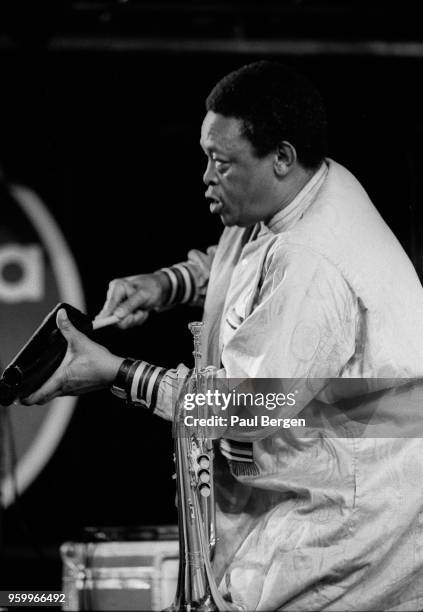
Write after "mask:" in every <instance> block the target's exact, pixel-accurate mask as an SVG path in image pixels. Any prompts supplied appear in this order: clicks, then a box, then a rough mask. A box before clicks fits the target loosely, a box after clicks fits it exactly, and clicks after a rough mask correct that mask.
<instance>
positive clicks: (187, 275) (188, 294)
mask: <svg viewBox="0 0 423 612" xmlns="http://www.w3.org/2000/svg"><path fill="white" fill-rule="evenodd" d="M160 272H164V274H166V275H167V277H168V279H169V282H170V286H171V291H170V295H169V298H168V300H167V302H166V304H165V306H172V305H175V304H188V303H189V302H191V301H193V299H194V298H195V296H196V285H195V281H194V278H193V276H192V273H191V271H190V270H189V267H188V266H186V265H185V264H182V263H181V264H176V265H174V266H172V267H171V268H162V269H161V270H160Z"/></svg>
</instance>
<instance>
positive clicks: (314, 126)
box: [206, 60, 327, 168]
mask: <svg viewBox="0 0 423 612" xmlns="http://www.w3.org/2000/svg"><path fill="white" fill-rule="evenodd" d="M206 109H207V111H213V112H215V113H218V114H220V115H224V116H225V117H234V118H236V119H240V120H241V121H242V123H243V132H242V133H243V136H245V137H246V138H247V139H248V140H249V141H250V142H251V144H252V145H253V148H254V150H255V153H256V155H257V156H258V157H264V156H265V155H267V154H269V153H271V152H272V151H273V150H275V148H276V147H277V146H278V144H279V143H280V142H282V141H284V140H285V141H288V142H289V143H291V144H292V146H293V147H295V150H296V151H297V157H298V161H299V162H300V163H301V164H302V165H303V166H304V167H306V168H316V167H317V166H318V165H319V164H320V162H321V161H322V159H323V158H324V157H325V155H326V148H327V131H326V111H325V107H324V103H323V100H322V97H321V95H320V93H319V92H318V91H317V89H316V88H315V87H314V85H312V84H311V82H310V81H309V80H308V79H306V77H304V76H303V75H301V74H299V73H298V72H296V71H295V70H294V69H292V68H291V67H288V66H284V65H283V64H279V63H278V62H273V61H267V60H264V61H260V62H255V63H253V64H247V65H246V66H243V67H242V68H239V69H238V70H235V71H234V72H231V73H229V74H228V75H226V76H225V77H223V79H221V80H220V81H219V82H218V83H217V84H216V85H215V86H214V88H213V89H212V91H211V92H210V94H209V96H208V97H207V100H206Z"/></svg>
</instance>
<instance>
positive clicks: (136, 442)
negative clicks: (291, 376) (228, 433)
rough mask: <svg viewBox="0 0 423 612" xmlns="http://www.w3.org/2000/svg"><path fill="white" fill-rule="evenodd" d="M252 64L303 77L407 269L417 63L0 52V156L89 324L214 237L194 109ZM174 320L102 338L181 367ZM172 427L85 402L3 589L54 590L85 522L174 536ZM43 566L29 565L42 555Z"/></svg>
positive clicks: (415, 241)
mask: <svg viewBox="0 0 423 612" xmlns="http://www.w3.org/2000/svg"><path fill="white" fill-rule="evenodd" d="M259 57H268V58H277V59H280V60H281V61H285V63H290V64H292V65H294V66H296V67H297V68H299V69H300V70H302V71H303V72H304V73H306V74H307V75H308V76H309V77H310V78H311V79H312V80H313V81H314V82H315V84H316V85H317V86H318V87H319V88H320V90H321V91H322V93H323V96H324V98H325V100H326V103H327V106H328V114H329V123H330V157H332V158H334V159H336V160H337V161H338V162H340V163H342V164H344V165H345V166H347V167H348V168H349V169H350V170H351V171H352V172H354V173H355V174H356V176H357V177H358V178H359V180H360V181H361V182H362V184H363V185H364V187H365V188H366V189H367V191H368V192H369V194H370V196H371V198H372V199H373V201H374V203H375V204H376V206H377V207H378V209H379V210H380V211H381V213H382V214H383V216H384V217H385V219H386V220H387V221H388V223H389V224H390V226H391V227H392V229H393V230H394V232H395V233H396V235H397V236H398V237H399V239H400V240H401V242H402V243H403V245H404V247H405V248H406V250H407V251H408V253H409V254H410V256H411V257H412V259H413V262H414V263H415V265H416V267H417V269H418V271H419V272H420V271H421V268H422V264H423V259H422V249H423V244H422V241H421V230H420V227H421V221H420V218H421V213H420V208H421V195H422V184H421V180H422V179H421V177H422V172H421V170H422V164H421V158H422V154H421V146H422V130H423V125H422V119H421V109H422V108H423V104H422V102H423V100H422V94H421V92H420V89H421V87H420V82H421V74H422V69H423V62H422V60H421V59H419V58H418V57H414V58H413V57H397V58H394V57H383V56H379V57H375V56H372V55H366V54H352V55H340V54H336V53H335V54H333V53H330V54H329V53H325V52H322V51H320V52H318V53H316V54H315V55H307V56H305V55H303V56H301V55H295V54H290V55H289V56H283V55H276V54H272V53H266V54H264V55H260V56H258V55H257V54H253V53H251V54H248V53H243V54H239V53H235V52H232V53H230V52H228V53H212V52H201V50H197V51H196V52H195V53H194V52H193V53H189V52H186V51H185V52H179V53H178V52H172V53H166V52H160V51H159V50H155V51H141V50H132V51H131V50H128V49H127V50H124V51H122V50H120V51H113V50H92V49H91V50H86V51H83V50H81V49H79V50H58V49H57V48H56V49H49V48H47V47H43V46H42V45H39V44H37V45H34V46H29V47H25V46H24V47H22V46H19V45H18V46H4V47H2V48H0V79H1V88H0V117H1V122H0V133H1V138H0V159H1V165H2V167H3V169H4V171H5V174H6V177H7V179H8V180H9V181H11V182H14V183H22V184H25V185H27V186H29V187H31V188H32V189H34V190H35V191H36V192H37V193H38V194H39V195H40V196H41V197H42V199H43V200H44V202H45V203H46V204H47V206H48V207H49V209H50V211H51V212H52V213H53V215H54V217H55V219H56V220H57V222H58V224H59V225H60V227H61V229H62V230H63V233H64V234H65V237H66V239H67V241H68V243H69V245H70V248H71V250H72V253H73V255H74V257H75V259H76V262H77V265H78V267H79V271H80V274H81V277H82V281H83V286H84V290H85V296H86V302H87V311H88V313H90V314H93V315H94V314H96V312H97V311H98V310H99V309H100V307H101V306H102V304H103V301H104V298H105V292H106V289H107V284H108V282H109V281H110V280H111V279H112V278H115V277H119V276H125V275H129V274H135V273H139V272H147V271H151V270H154V269H156V268H158V267H160V266H164V265H168V264H171V263H175V262H176V261H181V260H183V259H184V258H185V255H186V252H187V250H188V249H189V248H200V249H204V248H206V247H207V246H208V245H210V244H213V243H214V242H215V241H216V240H217V238H218V236H219V233H220V231H221V225H220V221H219V220H218V219H216V218H215V217H211V215H210V214H209V212H208V207H207V204H206V202H205V200H204V197H203V193H204V187H203V185H202V180H201V177H202V172H203V171H204V167H205V160H204V159H203V154H202V152H201V150H200V147H199V144H198V141H199V131H200V125H201V120H202V117H203V115H204V98H205V97H206V95H207V93H208V92H209V90H210V88H211V87H212V86H213V84H214V83H215V82H216V80H218V79H219V78H220V77H221V76H223V75H224V74H225V73H227V72H228V71H230V70H231V69H234V68H236V67H239V66H240V65H242V64H244V63H247V62H248V61H252V60H256V59H259ZM200 315H201V313H199V312H198V311H196V310H191V311H190V310H189V309H182V308H177V309H175V310H174V311H172V312H166V313H162V314H161V315H152V316H151V317H150V320H149V321H148V322H147V323H146V325H145V326H143V327H141V328H139V329H136V330H131V331H129V332H114V331H111V330H109V331H106V330H105V331H104V332H103V334H102V340H103V342H104V343H105V344H106V345H107V346H108V347H109V348H110V349H111V350H112V351H114V352H115V353H117V354H119V355H125V356H134V357H139V358H143V359H146V360H148V361H151V362H153V363H156V364H159V365H163V366H167V367H172V366H175V365H176V364H177V363H179V362H180V361H184V362H185V363H187V364H189V363H191V350H192V349H191V337H190V334H189V332H188V331H187V327H186V324H187V322H188V321H190V320H193V319H196V318H198V317H199V316H200ZM172 473H173V462H172V439H171V430H170V425H169V423H166V422H163V421H161V420H160V419H158V418H157V417H154V416H151V415H149V414H147V413H146V412H145V411H143V410H141V409H136V408H133V407H128V406H125V405H124V404H123V403H121V402H120V401H119V400H118V399H116V398H114V397H113V396H111V394H110V393H105V392H104V393H95V394H91V395H88V396H85V397H83V398H81V399H80V400H79V401H78V404H77V408H76V410H75V413H74V416H73V417H72V420H71V423H70V425H69V427H68V429H67V431H66V433H65V436H64V438H63V440H62V442H61V443H60V445H59V447H58V450H57V451H56V453H55V454H54V456H53V458H52V460H51V461H50V462H49V464H48V465H47V467H46V468H45V469H44V471H43V472H42V474H41V475H40V476H39V477H38V479H37V480H36V481H35V482H34V483H33V484H32V485H31V487H30V488H29V489H28V490H27V491H26V492H25V493H24V494H23V496H22V499H21V504H20V508H18V507H17V506H16V504H15V505H13V506H12V507H11V508H9V509H8V510H7V511H6V512H5V515H4V516H3V518H2V522H3V531H4V546H3V557H4V559H5V560H6V563H5V569H4V572H3V575H2V578H1V585H0V586H1V588H2V589H5V588H21V589H22V588H25V589H28V588H47V587H49V588H60V560H59V555H58V546H59V545H60V544H61V543H62V542H64V541H66V540H68V539H70V538H79V537H80V534H81V530H82V529H83V527H84V526H88V525H121V526H130V525H140V524H145V525H151V524H168V523H176V510H175V506H174V482H173V480H172V479H171V475H172ZM37 548H38V549H41V555H42V557H43V558H42V559H40V550H38V552H37V550H36V549H37Z"/></svg>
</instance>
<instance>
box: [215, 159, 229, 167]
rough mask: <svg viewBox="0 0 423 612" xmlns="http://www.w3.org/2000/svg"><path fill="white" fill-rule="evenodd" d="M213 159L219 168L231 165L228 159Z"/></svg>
mask: <svg viewBox="0 0 423 612" xmlns="http://www.w3.org/2000/svg"><path fill="white" fill-rule="evenodd" d="M213 161H214V164H215V166H216V169H217V170H225V169H226V168H228V166H229V162H228V161H227V160H226V159H218V158H214V160H213Z"/></svg>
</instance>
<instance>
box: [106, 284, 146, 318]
mask: <svg viewBox="0 0 423 612" xmlns="http://www.w3.org/2000/svg"><path fill="white" fill-rule="evenodd" d="M147 303H148V296H147V294H146V292H145V291H143V290H139V291H137V292H136V293H134V294H133V295H131V297H129V298H128V299H127V300H125V302H123V303H122V304H120V305H119V307H118V308H116V310H115V312H114V314H115V315H116V316H117V317H119V319H124V318H125V317H127V316H128V315H131V314H135V313H136V311H138V310H141V311H143V310H146V308H145V307H146V306H147Z"/></svg>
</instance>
